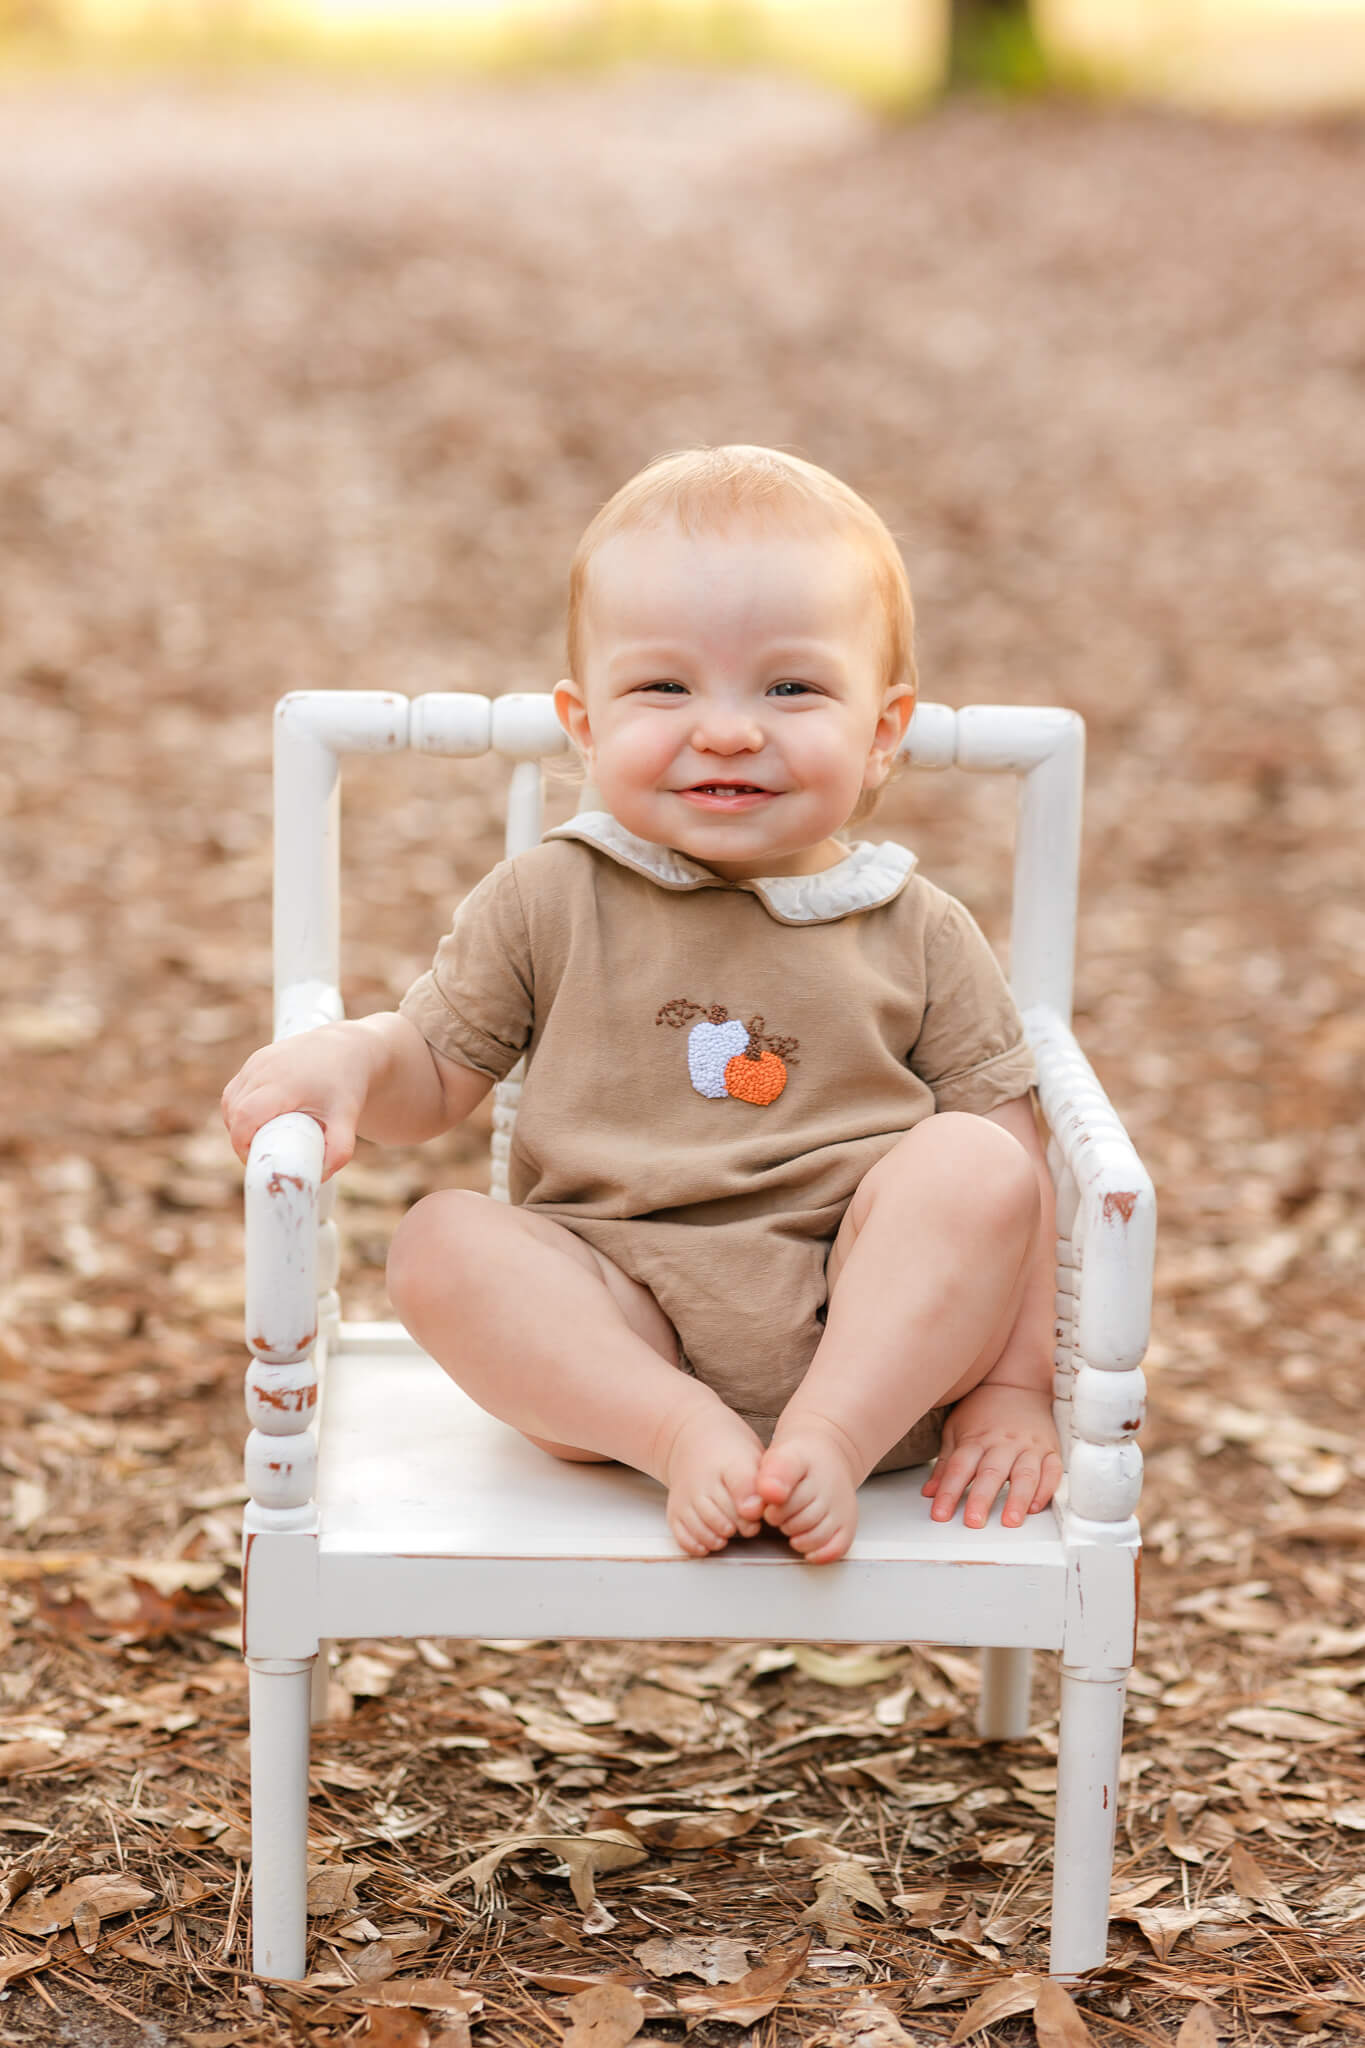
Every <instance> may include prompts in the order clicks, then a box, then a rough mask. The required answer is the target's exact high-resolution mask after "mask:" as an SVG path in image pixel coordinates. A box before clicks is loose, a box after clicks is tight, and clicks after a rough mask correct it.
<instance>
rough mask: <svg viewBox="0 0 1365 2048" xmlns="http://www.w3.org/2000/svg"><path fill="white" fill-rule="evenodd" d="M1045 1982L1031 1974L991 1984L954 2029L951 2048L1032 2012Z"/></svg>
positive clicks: (950, 2039) (1006, 1978)
mask: <svg viewBox="0 0 1365 2048" xmlns="http://www.w3.org/2000/svg"><path fill="white" fill-rule="evenodd" d="M1043 1983H1044V1979H1043V1978H1042V1977H1036V1976H1034V1975H1033V1974H1032V1972H1031V1971H1030V1972H1024V1973H1021V1974H1019V1975H1017V1976H1013V1977H1003V1978H1002V1979H1001V1980H1000V1982H999V1983H998V1984H988V1985H987V1986H986V1989H985V1990H984V1991H983V1992H982V1994H981V1996H980V1997H979V1998H978V1999H977V2000H976V2001H975V2003H974V2004H972V2005H970V2006H968V2008H967V2010H966V2012H964V2013H963V2015H962V2018H961V2019H960V2020H959V2021H958V2023H957V2025H956V2026H955V2027H954V2029H953V2031H952V2034H951V2035H950V2036H949V2048H957V2044H958V2043H959V2042H961V2041H969V2040H970V2039H971V2037H972V2035H973V2034H979V2033H981V2032H982V2030H983V2029H984V2028H986V2027H993V2026H994V2025H995V2023H996V2021H997V2020H1008V2019H1013V2017H1014V2015H1015V2013H1017V2012H1032V2011H1033V2008H1034V2006H1035V2005H1036V2004H1037V2003H1038V1993H1039V1991H1040V1990H1041V1989H1042V1986H1043Z"/></svg>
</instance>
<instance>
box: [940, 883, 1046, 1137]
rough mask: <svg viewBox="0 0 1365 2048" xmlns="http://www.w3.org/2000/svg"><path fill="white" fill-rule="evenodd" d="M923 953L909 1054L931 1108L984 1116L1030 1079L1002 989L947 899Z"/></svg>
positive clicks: (996, 970) (986, 950)
mask: <svg viewBox="0 0 1365 2048" xmlns="http://www.w3.org/2000/svg"><path fill="white" fill-rule="evenodd" d="M944 901H945V909H944V913H943V916H942V918H941V919H940V921H939V922H938V924H937V925H932V926H931V927H930V930H929V933H928V935H927V940H926V947H925V1004H924V1020H923V1023H922V1025H921V1027H920V1034H919V1037H918V1038H917V1039H916V1040H915V1043H914V1045H913V1046H912V1048H911V1051H910V1057H909V1066H910V1068H911V1071H912V1072H913V1073H916V1074H918V1075H919V1077H920V1079H921V1080H922V1081H923V1082H925V1083H926V1084H927V1086H928V1087H929V1088H931V1089H932V1090H933V1095H934V1107H935V1108H936V1109H962V1110H969V1111H971V1112H972V1113H973V1114H974V1115H976V1116H985V1115H986V1114H987V1113H988V1112H989V1111H990V1110H992V1109H999V1107H1000V1105H1001V1104H1002V1103H1005V1102H1012V1101H1013V1100H1014V1098H1015V1097H1016V1096H1018V1095H1026V1094H1027V1093H1028V1090H1029V1089H1030V1088H1031V1087H1032V1086H1033V1084H1034V1081H1035V1080H1036V1078H1037V1075H1036V1071H1035V1068H1034V1064H1033V1054H1032V1053H1031V1052H1030V1050H1029V1047H1028V1042H1027V1040H1026V1039H1025V1037H1024V1027H1023V1024H1022V1022H1021V1020H1020V1016H1019V1011H1018V1009H1017V1008H1016V1006H1015V1001H1014V997H1013V996H1012V995H1011V994H1010V989H1009V983H1008V982H1007V981H1006V980H1005V977H1004V975H1003V973H1002V972H1001V969H1000V963H999V961H998V960H997V959H996V957H995V955H994V953H992V951H991V949H990V947H989V945H988V944H987V942H986V938H985V934H984V933H983V932H982V930H981V928H980V926H979V925H978V924H977V923H976V921H975V919H974V918H973V917H972V916H971V914H970V912H969V911H967V910H965V909H964V908H963V906H962V905H961V904H960V903H958V902H957V901H956V900H955V899H954V898H953V897H951V896H950V897H947V898H945V899H944Z"/></svg>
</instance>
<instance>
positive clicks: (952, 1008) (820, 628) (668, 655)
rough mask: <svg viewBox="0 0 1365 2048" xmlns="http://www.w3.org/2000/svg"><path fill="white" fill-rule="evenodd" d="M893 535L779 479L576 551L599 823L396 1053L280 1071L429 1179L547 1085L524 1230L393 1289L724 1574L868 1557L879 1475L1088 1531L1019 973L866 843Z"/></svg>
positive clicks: (568, 704) (895, 712)
mask: <svg viewBox="0 0 1365 2048" xmlns="http://www.w3.org/2000/svg"><path fill="white" fill-rule="evenodd" d="M912 636H913V612H912V607H911V600H910V590H909V585H908V582H907V580H906V575H905V569H904V566H903V564H902V562H901V558H900V554H899V552H898V550H897V548H896V545H895V543H894V541H893V540H892V538H891V535H890V534H889V532H888V531H887V529H886V527H885V526H884V525H883V524H882V522H881V520H880V519H879V518H878V517H877V515H876V514H875V513H874V512H873V511H872V509H871V508H870V507H869V506H868V505H867V504H866V503H865V502H864V501H863V500H862V499H861V498H860V497H858V496H857V495H856V493H854V492H853V491H851V490H850V489H849V488H848V487H847V486H846V485H844V484H841V483H840V482H838V481H837V480H836V479H835V478H834V477H832V476H830V475H829V474H827V473H826V472H825V471H823V470H821V469H817V468H815V467H814V466H813V465H812V464H810V463H807V462H803V461H800V460H798V459H797V458H795V457H792V456H788V455H784V454H778V453H775V452H773V451H771V450H768V449H761V448H747V447H730V448H717V449H708V450H699V451H694V452H690V453H686V454H682V455H675V456H669V457H666V458H664V459H663V460H661V461H658V462H655V463H653V464H651V465H650V466H649V467H648V468H647V469H645V470H644V471H642V472H641V474H640V475H639V476H637V477H635V478H634V479H632V481H631V482H630V483H628V484H626V485H625V487H624V488H623V489H622V490H621V491H619V492H618V493H617V495H616V496H615V497H614V498H613V499H612V500H611V501H610V503H609V504H607V505H606V506H605V507H604V508H603V510H602V511H601V512H600V513H599V514H598V515H597V517H596V518H595V519H594V520H593V522H592V524H591V525H590V526H589V527H588V530H587V532H586V533H585V534H584V536H583V539H582V541H581V542H580V544H579V548H578V553H577V556H576V558H575V561H574V564H573V571H572V577H571V582H570V597H569V650H568V669H569V673H568V675H567V676H566V678H565V679H564V680H563V681H562V682H561V683H560V684H559V685H558V686H557V688H556V690H555V693H554V702H555V709H556V711H557V713H558V716H559V718H560V721H561V723H562V724H563V726H564V727H565V729H566V731H567V732H568V734H569V736H570V738H571V739H572V740H573V742H574V744H575V746H576V747H577V749H578V751H579V753H580V755H581V756H582V759H583V762H584V764H585V767H586V770H587V773H588V775H589V777H590V779H591V782H592V784H593V786H594V790H595V792H596V795H597V797H598V798H599V800H600V803H601V808H600V809H599V810H591V811H582V812H580V813H579V814H578V815H577V816H576V817H575V818H574V819H573V820H571V821H570V823H568V824H567V825H562V826H560V827H558V828H557V829H556V830H555V831H552V832H550V833H548V834H547V835H546V836H545V838H544V839H543V840H542V842H541V844H540V845H539V846H537V847H535V848H534V849H533V850H532V851H530V852H529V853H524V854H521V855H519V856H518V857H517V858H516V859H514V860H511V861H504V862H503V863H502V864H501V865H500V866H499V867H497V868H496V869H495V870H494V871H493V873H492V874H491V875H490V876H488V877H487V879H486V880H485V881H483V882H482V883H481V884H480V885H479V886H478V887H477V888H476V889H474V890H473V891H472V893H471V894H470V895H469V896H468V897H467V899H466V900H465V902H464V903H463V904H462V905H461V906H460V908H459V910H458V912H457V913H456V916H455V920H454V923H453V925H452V928H451V930H450V932H449V934H448V935H447V937H446V938H445V939H444V940H443V941H442V943H441V946H440V948H439V950H438V952H437V955H436V959H435V962H434V965H433V967H432V970H431V972H430V973H429V974H427V975H424V976H423V977H422V978H421V980H419V981H418V982H417V983H416V984H415V985H414V986H413V987H412V988H411V989H410V990H409V991H408V993H407V995H406V996H405V997H404V998H403V1001H402V1003H401V1004H400V1006H399V1008H398V1010H397V1011H396V1012H393V1013H389V1014H385V1015H380V1016H372V1017H365V1018H361V1019H359V1020H357V1021H355V1022H348V1023H340V1024H330V1025H326V1026H323V1027H322V1028H321V1029H319V1030H314V1031H309V1032H305V1033H302V1034H300V1035H299V1036H297V1037H294V1038H290V1039H287V1040H285V1041H283V1042H282V1043H279V1044H276V1045H272V1046H269V1047H267V1048H266V1049H265V1050H263V1051H261V1052H257V1053H255V1054H253V1056H252V1057H251V1058H250V1059H249V1060H248V1061H247V1062H246V1064H245V1066H244V1067H243V1068H242V1070H241V1072H240V1073H239V1074H238V1075H237V1076H236V1077H235V1079H234V1080H232V1081H231V1082H230V1083H229V1085H228V1087H227V1089H226V1091H225V1093H224V1097H223V1109H224V1116H225V1119H226V1122H227V1126H228V1129H229V1131H230V1133H231V1136H232V1141H233V1144H234V1146H235V1148H236V1150H237V1152H238V1154H239V1156H241V1157H242V1158H245V1156H246V1153H247V1150H248V1147H249V1145H250V1143H251V1139H252V1136H253V1134H254V1133H255V1132H256V1131H257V1130H258V1129H259V1128H260V1126H261V1125H262V1124H263V1123H265V1122H266V1121H267V1120H268V1119H269V1118H271V1117H274V1116H278V1115H280V1114H281V1113H282V1112H283V1111H286V1110H306V1111H308V1112H309V1113H311V1114H312V1115H313V1116H315V1117H316V1118H317V1119H318V1121H319V1122H320V1123H321V1124H322V1126H323V1129H324V1132H325V1134H326V1149H325V1157H324V1172H325V1173H328V1174H330V1173H333V1172H335V1171H336V1169H337V1168H338V1167H340V1166H342V1165H344V1164H345V1162H346V1160H347V1159H348V1158H349V1157H350V1155H351V1152H352V1150H353V1148H354V1144H355V1140H356V1136H357V1134H360V1135H362V1136H364V1137H368V1138H374V1139H378V1140H379V1141H381V1142H386V1143H390V1144H411V1143H415V1142H417V1141H419V1140H421V1139H424V1138H428V1137H432V1136H434V1135H435V1134H436V1133H438V1132H440V1131H444V1130H447V1129H448V1128H449V1127H450V1126H451V1125H453V1124H456V1123H458V1122H459V1121H460V1120H461V1119H462V1118H464V1117H467V1116H468V1115H469V1114H470V1112H471V1110H473V1108H474V1107H475V1105H476V1104H477V1103H478V1102H479V1101H480V1100H481V1099H482V1097H483V1096H484V1095H485V1094H486V1093H487V1091H488V1089H489V1088H490V1087H491V1085H492V1084H493V1082H494V1081H496V1080H498V1079H500V1078H501V1077H502V1076H503V1075H505V1074H506V1073H507V1072H508V1071H509V1070H510V1069H511V1068H512V1067H513V1066H514V1065H515V1063H516V1061H517V1060H518V1059H519V1058H521V1057H522V1055H523V1054H524V1055H525V1056H526V1079H525V1084H524V1087H523V1091H522V1098H521V1106H520V1110H519V1113H518V1117H517V1124H516V1134H515V1137H514V1140H513V1144H512V1151H511V1159H510V1165H509V1175H510V1185H511V1194H512V1205H510V1206H509V1205H506V1204H502V1203H499V1202H495V1201H492V1200H490V1199H489V1198H488V1197H486V1196H483V1195H477V1194H472V1193H469V1192H467V1191H464V1190H449V1191H446V1192H444V1193H440V1194H435V1195H429V1196H428V1197H427V1198H426V1199H425V1200H424V1201H421V1202H419V1203H418V1204H417V1205H416V1207H415V1208H413V1209H412V1210H411V1211H410V1212H409V1213H408V1215H407V1216H406V1217H405V1218H404V1220H403V1222H402V1223H401V1224H400V1226H399V1228H398V1232H397V1235H396V1237H395V1240H394V1244H393V1248H392V1252H391V1255H390V1260H389V1292H390V1296H391V1298H392V1300H393V1303H394V1306H395V1308H396V1309H397V1311H398V1313H399V1315H400V1316H401V1317H402V1319H403V1321H404V1323H405V1324H406V1325H407V1327H408V1329H409V1330H410V1331H411V1332H412V1333H413V1335H414V1336H415V1337H416V1338H417V1340H418V1342H419V1343H420V1344H421V1345H422V1346H423V1347H424V1348H425V1349H426V1350H427V1351H428V1352H430V1354H431V1355H432V1357H434V1358H436V1359H437V1360H439V1361H440V1363H441V1365H442V1366H443V1367H444V1368H445V1369H446V1371H447V1372H449V1373H450V1374H451V1375H452V1377H453V1378H455V1379H456V1380H457V1381H458V1382H459V1384H460V1385H461V1386H462V1387H463V1388H464V1389H465V1390H466V1392H468V1393H469V1394H470V1395H471V1396H472V1397H473V1399H474V1400H476V1401H477V1402H478V1403H479V1404H480V1405H481V1406H482V1407H484V1408H486V1409H488V1410H490V1411H491V1412H492V1413H493V1414H494V1415H497V1416H500V1417H501V1418H502V1419H503V1420H504V1421H506V1422H508V1423H510V1424H511V1425H512V1426H513V1427H514V1428H516V1429H518V1430H520V1431H521V1432H522V1433H523V1434H524V1435H526V1436H527V1437H529V1438H530V1440H531V1441H532V1442H533V1443H535V1444H537V1445H538V1446H539V1447H540V1448H541V1449H543V1450H545V1451H547V1452H549V1453H550V1454H551V1455H553V1456H555V1457H558V1458H568V1459H578V1460H613V1459H615V1460H620V1461H621V1462H623V1463H625V1464H629V1465H633V1466H635V1467H636V1468H637V1469H639V1470H640V1471H643V1472H647V1473H650V1474H652V1475H653V1477H654V1478H656V1479H658V1480H659V1481H661V1482H662V1484H663V1485H664V1486H665V1487H666V1488H667V1490H668V1510H667V1512H668V1521H669V1527H670V1529H671V1530H672V1532H673V1535H674V1537H675V1539H676V1541H677V1542H678V1544H679V1545H680V1546H681V1548H682V1549H683V1550H684V1551H686V1552H688V1553H689V1554H691V1555H693V1556H702V1555H704V1554H705V1553H707V1552H709V1551H714V1550H719V1549H721V1548H722V1547H723V1546H724V1545H725V1544H726V1543H727V1542H728V1541H729V1540H730V1539H731V1538H732V1537H736V1536H752V1535H754V1534H756V1533H757V1531H758V1529H759V1527H760V1525H761V1523H763V1522H767V1523H768V1524H770V1525H771V1526H772V1527H773V1528H775V1529H778V1530H780V1531H781V1532H782V1533H783V1534H784V1535H785V1536H786V1537H787V1539H788V1541H789V1542H790V1543H791V1545H792V1546H793V1548H794V1549H795V1550H796V1551H798V1552H799V1553H800V1555H801V1556H802V1557H803V1558H805V1559H806V1560H807V1561H808V1562H810V1563H812V1564H826V1563H830V1562H832V1561H833V1560H835V1559H837V1558H840V1557H842V1556H843V1555H844V1554H845V1552H846V1551H847V1550H848V1548H849V1546H850V1544H851V1543H852V1541H853V1537H854V1533H855V1530H856V1527H857V1491H858V1487H859V1485H860V1484H861V1482H862V1481H863V1480H864V1479H865V1478H866V1477H867V1476H868V1474H869V1473H870V1472H873V1471H876V1470H888V1469H892V1468H895V1467H901V1466H908V1465H914V1464H919V1463H924V1462H926V1461H928V1460H929V1459H931V1458H932V1459H934V1460H935V1462H934V1465H933V1470H932V1473H931V1475H930V1477H929V1478H928V1479H927V1480H926V1482H925V1486H924V1492H925V1493H926V1494H928V1495H931V1496H932V1498H933V1507H932V1509H931V1513H932V1515H933V1516H934V1518H935V1519H937V1520H940V1521H946V1520H948V1519H949V1518H950V1517H951V1516H952V1515H953V1513H954V1512H955V1510H956V1509H957V1507H958V1505H959V1503H963V1504H964V1505H963V1513H964V1517H965V1520H966V1522H967V1523H968V1525H969V1526H971V1527H973V1528H980V1527H981V1526H982V1525H983V1524H984V1523H985V1521H986V1518H987V1516H988V1514H989V1513H990V1510H991V1507H992V1504H993V1503H994V1501H995V1499H996V1497H997V1495H998V1494H999V1493H1000V1492H1001V1491H1002V1490H1004V1492H1005V1502H1004V1507H1003V1518H1004V1520H1005V1522H1006V1523H1007V1524H1009V1525H1011V1526H1015V1527H1017V1526H1019V1525H1020V1524H1022V1522H1023V1521H1024V1518H1025V1516H1026V1515H1029V1514H1036V1513H1038V1512H1039V1511H1040V1510H1041V1509H1043V1508H1044V1507H1046V1505H1047V1503H1048V1502H1049V1500H1050V1499H1051V1498H1052V1495H1053V1492H1054V1490H1055V1488H1056V1485H1057V1482H1058V1479H1059V1477H1060V1470H1061V1465H1060V1458H1059V1455H1058V1449H1057V1440H1056V1437H1055V1434H1054V1431H1053V1427H1052V1419H1051V1409H1050V1387H1051V1371H1052V1322H1053V1271H1052V1242H1053V1228H1054V1225H1053V1214H1052V1191H1051V1184H1050V1181H1049V1177H1048V1173H1047V1168H1046V1164H1045V1162H1044V1158H1043V1152H1042V1147H1041V1144H1040V1141H1039V1137H1038V1133H1037V1129H1036V1126H1035V1121H1034V1115H1033V1108H1032V1098H1031V1095H1030V1088H1031V1084H1032V1081H1033V1063H1032V1060H1031V1057H1030V1055H1029V1052H1028V1048H1027V1046H1026V1044H1025V1042H1024V1038H1023V1033H1022V1030H1021V1028H1020V1023H1019V1018H1018V1014H1017V1012H1016V1010H1015V1007H1014V1004H1013V1002H1012V1000H1011V998H1010V995H1009V991H1008V988H1007V986H1006V984H1005V981H1004V979H1003V976H1002V975H1001V973H1000V970H999V968H998V966H997V965H996V962H995V960H994V957H993V955H992V954H991V952H990V950H989V948H988V947H987V945H986V942H985V940H984V939H983V937H982V935H981V933H980V932H979V930H978V929H977V927H976V926H975V925H974V924H973V922H972V920H971V918H970V917H969V916H968V915H967V913H966V911H965V910H964V909H963V908H962V907H961V905H960V904H958V903H957V902H955V901H954V899H953V898H952V897H950V896H947V895H945V894H944V893H943V892H942V891H941V890H939V889H936V888H935V887H934V886H933V885H932V884H931V883H929V882H927V881H925V880H924V879H923V878H922V877H920V876H919V875H918V874H917V873H916V872H915V857H914V855H913V854H911V853H909V852H908V851H907V850H906V849H905V848H903V847H900V846H897V845H894V844H890V843H886V844H876V843H868V842H861V841H855V840H849V839H847V838H845V837H843V836H842V835H843V833H844V830H845V828H846V827H847V826H848V825H849V824H850V823H853V822H856V821H857V819H858V818H859V817H860V816H862V815H864V814H865V812H866V809H867V807H868V806H869V805H870V804H871V802H872V801H873V800H874V793H875V792H876V790H877V789H878V788H879V787H880V786H881V784H882V783H883V782H885V780H886V777H887V775H888V773H889V772H890V769H891V765H892V762H893V759H894V757H895V754H896V749H897V747H898V745H899V743H900V740H901V738H902V736H903V734H904V732H905V728H906V725H907V723H908V721H909V718H910V714H911V712H912V710H913V708H914V701H915V680H914V664H913V657H912Z"/></svg>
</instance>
